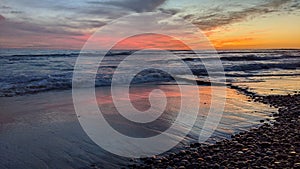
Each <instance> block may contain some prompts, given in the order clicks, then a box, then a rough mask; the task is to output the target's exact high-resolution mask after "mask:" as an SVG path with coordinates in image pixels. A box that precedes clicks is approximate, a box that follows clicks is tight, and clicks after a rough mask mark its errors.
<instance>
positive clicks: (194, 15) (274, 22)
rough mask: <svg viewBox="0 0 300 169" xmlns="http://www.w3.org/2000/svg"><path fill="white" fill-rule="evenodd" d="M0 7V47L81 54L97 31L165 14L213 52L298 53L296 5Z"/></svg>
mask: <svg viewBox="0 0 300 169" xmlns="http://www.w3.org/2000/svg"><path fill="white" fill-rule="evenodd" d="M0 2H1V3H0V48H45V49H81V48H82V46H83V44H84V43H85V41H86V40H87V39H88V38H89V37H90V35H92V34H93V33H94V32H95V31H96V30H98V29H99V28H101V27H103V26H105V25H107V24H109V23H110V22H112V21H114V20H116V19H118V18H120V17H122V16H126V15H128V14H133V13H143V12H162V13H167V14H170V18H171V17H173V16H174V17H181V18H183V19H184V20H186V21H188V22H191V23H193V24H195V25H196V26H197V27H199V28H200V29H201V30H202V31H203V32H204V34H205V35H206V36H207V37H208V39H209V40H210V41H211V42H212V44H213V45H214V47H215V48H217V49H257V48H259V49H261V48H264V49H266V48H300V31H299V30H300V0H252V1H241V0H184V1H182V0H64V1H56V0H0ZM170 20H171V19H170ZM108 38H109V37H108ZM147 38H149V36H148V37H147ZM154 38H157V37H156V36H153V39H154ZM135 40H136V39H135ZM129 48H130V46H129ZM132 48H135V47H132Z"/></svg>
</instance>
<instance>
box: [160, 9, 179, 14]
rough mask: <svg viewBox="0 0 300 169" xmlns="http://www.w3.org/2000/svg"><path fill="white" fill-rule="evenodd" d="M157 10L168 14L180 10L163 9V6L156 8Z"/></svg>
mask: <svg viewBox="0 0 300 169" xmlns="http://www.w3.org/2000/svg"><path fill="white" fill-rule="evenodd" d="M158 10H159V11H160V12H162V13H166V14H169V15H175V14H177V13H179V12H180V10H179V9H164V8H158Z"/></svg>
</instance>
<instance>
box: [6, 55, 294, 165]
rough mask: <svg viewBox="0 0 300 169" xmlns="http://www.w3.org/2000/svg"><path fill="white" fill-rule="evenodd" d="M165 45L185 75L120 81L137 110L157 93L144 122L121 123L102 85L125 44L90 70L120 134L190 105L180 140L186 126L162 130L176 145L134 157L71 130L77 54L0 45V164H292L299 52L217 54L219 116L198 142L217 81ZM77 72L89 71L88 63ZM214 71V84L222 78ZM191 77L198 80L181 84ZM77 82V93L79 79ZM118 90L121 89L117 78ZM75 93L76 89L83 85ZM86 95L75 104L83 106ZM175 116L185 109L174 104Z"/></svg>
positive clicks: (147, 129)
mask: <svg viewBox="0 0 300 169" xmlns="http://www.w3.org/2000/svg"><path fill="white" fill-rule="evenodd" d="M98 52H99V51H98ZM173 52H174V53H176V54H177V55H178V56H180V57H181V58H182V60H183V61H184V62H185V63H187V64H188V65H189V67H190V68H191V70H192V72H193V74H194V75H195V77H191V76H189V75H185V74H183V73H181V72H179V73H178V74H177V76H178V79H180V80H179V81H178V82H177V83H175V82H174V79H173V78H171V77H170V76H168V75H166V74H165V73H160V72H157V71H153V70H146V71H145V72H143V73H140V74H139V75H138V76H136V78H135V79H133V83H132V86H131V87H130V100H129V101H131V102H132V104H133V106H135V108H136V109H138V110H141V111H145V110H147V109H148V108H149V107H150V106H151V104H150V101H149V99H148V98H149V95H150V94H151V92H152V91H153V90H156V89H159V90H161V91H163V92H164V95H165V96H166V98H167V106H166V109H165V111H164V113H163V115H162V116H160V118H159V119H158V120H155V121H154V122H151V123H146V124H138V123H131V122H128V120H126V119H124V118H123V117H121V116H120V114H119V113H118V111H117V110H116V108H115V105H114V103H113V100H112V97H111V93H110V87H109V86H108V84H110V83H111V78H112V75H113V73H114V69H115V68H116V65H117V63H118V62H120V60H122V59H123V58H124V57H126V56H127V55H128V54H131V53H132V51H125V52H124V51H115V52H112V53H110V54H109V55H108V56H107V59H106V60H104V61H103V63H102V64H101V65H100V68H99V69H98V71H97V75H96V79H95V87H96V88H95V94H96V100H97V104H98V107H99V108H100V109H101V112H102V113H103V114H104V115H105V118H106V120H107V121H109V123H110V124H111V125H112V126H113V128H114V129H116V130H117V131H118V132H120V133H122V134H125V135H128V136H130V137H140V138H147V137H152V136H155V135H157V134H159V133H161V132H163V131H165V130H166V129H168V128H169V127H170V126H171V125H172V123H173V122H174V119H176V117H177V114H178V110H179V108H180V106H178V105H180V103H181V99H185V101H187V102H188V103H189V106H190V107H191V108H193V107H194V108H195V107H197V105H198V104H199V105H200V109H199V112H198V114H197V118H196V121H195V124H194V126H193V128H192V129H191V131H190V132H189V133H188V134H187V135H186V136H185V137H182V136H180V137H179V136H178V137H176V136H177V135H180V134H182V133H184V132H185V131H186V130H188V128H187V127H186V126H184V125H182V127H180V128H178V129H177V130H176V131H174V133H171V134H172V135H174V136H175V137H174V138H176V139H178V140H176V141H179V144H178V145H176V146H175V147H174V148H172V149H170V150H168V151H167V152H165V153H163V154H158V155H157V156H155V157H153V158H144V157H143V158H142V159H132V158H125V157H120V156H117V155H114V154H112V153H110V152H107V151H106V150H104V149H102V148H101V147H99V146H98V145H97V144H95V143H94V142H93V141H92V140H91V139H90V138H89V137H88V135H87V134H86V133H85V131H84V130H83V128H82V127H81V125H80V123H79V121H78V120H80V118H82V117H80V116H78V114H76V112H75V110H74V105H73V98H72V90H71V89H72V72H73V66H74V64H75V62H76V58H77V56H78V51H47V50H46V51H31V50H28V51H25V52H24V51H17V52H16V50H7V51H5V52H2V53H3V56H1V57H0V63H1V65H3V66H2V67H1V68H0V69H1V82H0V88H1V91H0V96H1V97H0V105H1V111H0V115H1V118H0V151H1V154H0V157H1V159H2V160H1V161H0V168H4V169H6V168H20V167H22V168H24V169H26V168H30V169H32V168H123V167H125V168H142V167H144V168H149V167H153V168H155V167H156V168H157V167H158V168H168V167H169V168H172V167H173V168H179V167H181V168H183V167H185V168H188V167H189V168H197V167H199V166H200V167H201V166H202V167H203V168H207V167H208V168H213V167H215V168H218V167H219V168H220V167H221V168H222V167H226V166H228V168H231V167H237V166H240V165H242V166H245V167H253V168H255V167H259V166H260V167H261V166H265V167H271V168H273V167H278V168H282V167H294V168H297V165H298V163H299V142H297V139H298V137H297V136H298V135H299V120H298V119H299V117H298V113H299V107H297V106H298V104H299V95H297V94H298V93H299V87H298V86H299V85H297V84H299V79H300V76H299V69H298V67H299V53H300V52H299V50H255V51H251V50H247V51H240V50H235V51H220V52H219V53H220V59H221V61H222V63H223V64H224V71H225V75H226V83H225V84H222V85H224V86H225V85H226V88H225V90H226V104H225V107H224V111H222V112H221V113H222V118H221V120H220V123H219V124H218V125H217V128H216V129H215V131H214V132H213V133H212V135H211V136H210V137H209V138H208V140H206V141H205V142H203V143H197V141H198V138H199V133H200V132H201V131H202V129H203V123H204V122H205V119H206V117H207V114H208V111H209V109H210V107H211V106H213V107H214V106H218V105H219V102H218V101H219V98H221V96H219V95H218V92H216V93H217V94H216V97H215V99H216V100H215V101H216V103H217V104H216V105H212V102H211V91H212V89H214V90H216V91H218V90H220V89H221V86H220V84H218V83H210V81H209V78H208V76H207V72H206V70H205V66H204V65H203V63H202V62H201V60H199V58H196V57H195V56H194V55H193V54H191V53H190V52H189V51H173ZM20 53H23V54H22V55H20ZM24 53H26V54H24ZM100 53H101V51H100ZM198 53H199V54H201V56H203V58H201V59H206V60H208V61H209V60H210V59H209V58H210V56H211V55H212V54H211V53H210V52H209V51H198ZM97 54H99V53H97V52H95V53H87V54H86V55H87V58H86V60H87V61H90V60H95V59H96V55H97ZM153 54H157V53H155V52H151V51H149V52H148V53H146V55H147V56H148V55H149V56H151V55H153ZM141 58H143V59H145V58H146V57H141ZM145 61H147V62H149V64H158V65H159V64H162V65H166V63H168V64H167V66H166V67H168V68H173V69H174V68H175V69H177V70H181V69H180V67H178V65H177V64H176V63H175V62H174V61H173V60H165V58H164V57H162V59H156V60H151V58H150V59H149V60H147V59H146V60H145ZM87 63H89V62H87ZM12 64H13V65H14V67H12V66H11V65H12ZM86 73H87V74H89V73H90V72H89V70H86ZM218 78H219V77H217V79H216V81H218V80H220V81H222V80H223V79H221V77H220V79H218ZM191 80H195V81H196V82H197V83H196V84H198V85H191V84H190V83H189V81H191ZM178 84H179V85H182V86H184V87H185V88H186V89H187V90H185V91H186V92H185V93H181V92H180V90H179V89H178ZM78 87H79V89H80V90H81V86H78ZM118 89H120V91H126V90H124V89H125V88H124V86H122V85H120V86H118ZM82 90H83V92H84V88H83V89H82ZM222 90H223V89H222ZM195 93H199V98H200V101H199V102H196V101H195V100H193V97H192V96H193V95H194V94H195ZM220 93H221V92H220ZM273 95H274V96H273ZM91 99H92V98H87V99H86V100H83V102H86V103H89V101H90V100H91ZM119 99H121V100H126V99H128V98H126V97H120V98H119ZM153 99H154V100H153V101H154V103H155V101H157V102H159V101H160V100H161V95H153ZM270 105H271V106H270ZM152 106H156V105H152ZM125 107H126V106H125ZM88 113H89V112H87V114H88ZM183 113H184V114H187V115H188V114H191V113H194V112H190V111H189V110H183ZM292 118H294V119H292ZM284 126H286V127H284ZM208 127H210V126H208ZM283 133H284V134H283ZM172 141H174V140H172ZM115 144H118V143H117V142H114V140H112V141H111V146H114V145H115ZM254 144H255V145H254ZM285 146H286V147H285ZM282 147H285V148H284V150H286V152H284V153H281V154H284V155H283V156H281V155H278V153H277V152H280V150H279V149H280V148H282ZM281 152H282V151H281ZM127 153H128V154H131V153H132V154H134V152H130V151H129V152H127ZM253 153H254V154H253ZM247 160H248V161H247ZM250 160H252V161H250ZM266 161H268V163H266Z"/></svg>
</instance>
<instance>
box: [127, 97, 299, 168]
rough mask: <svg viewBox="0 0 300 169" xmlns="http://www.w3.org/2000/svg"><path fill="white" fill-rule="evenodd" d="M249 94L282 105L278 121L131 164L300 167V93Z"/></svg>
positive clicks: (275, 119)
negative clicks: (282, 94) (229, 137)
mask: <svg viewBox="0 0 300 169" xmlns="http://www.w3.org/2000/svg"><path fill="white" fill-rule="evenodd" d="M247 95H248V96H250V97H252V99H253V100H254V101H257V102H262V103H265V104H269V105H270V106H273V107H276V108H278V113H274V114H272V116H273V118H274V121H273V122H271V123H264V124H263V125H261V126H260V127H258V128H252V129H250V130H249V131H247V132H242V133H239V134H236V135H232V136H231V139H229V140H228V139H225V140H222V141H219V142H216V143H215V144H213V145H206V144H199V143H194V144H191V145H190V146H189V147H186V148H185V149H184V150H181V151H180V152H178V153H171V154H168V155H163V156H155V157H151V158H144V159H142V160H141V163H133V164H130V165H128V168H168V169H185V168H186V169H193V168H217V169H218V168H299V169H300V94H295V95H286V96H281V95H270V96H257V95H253V94H252V93H247ZM261 122H264V121H263V120H262V121H261Z"/></svg>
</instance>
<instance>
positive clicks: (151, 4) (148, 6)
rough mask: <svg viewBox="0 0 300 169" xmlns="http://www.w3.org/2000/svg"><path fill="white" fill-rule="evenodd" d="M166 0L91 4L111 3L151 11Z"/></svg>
mask: <svg viewBox="0 0 300 169" xmlns="http://www.w3.org/2000/svg"><path fill="white" fill-rule="evenodd" d="M165 1H166V0H114V1H105V2H101V1H89V2H88V3H89V4H99V5H110V6H116V7H120V8H124V9H127V10H131V11H134V12H150V11H153V10H155V9H156V8H157V7H158V6H160V5H162V4H163V3H164V2H165Z"/></svg>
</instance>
